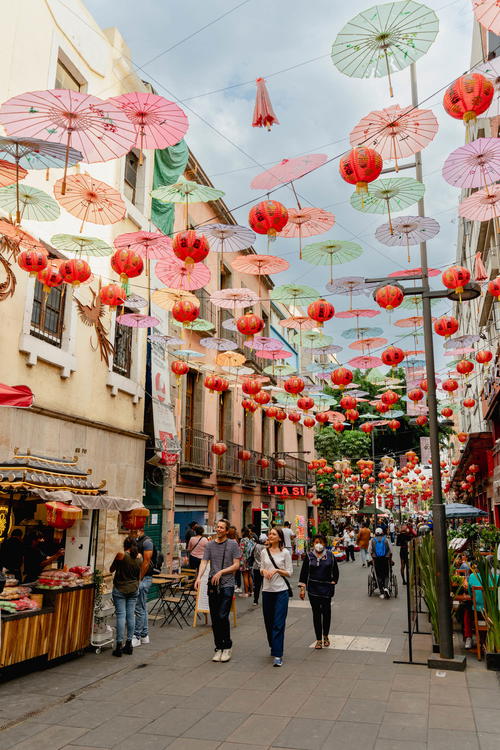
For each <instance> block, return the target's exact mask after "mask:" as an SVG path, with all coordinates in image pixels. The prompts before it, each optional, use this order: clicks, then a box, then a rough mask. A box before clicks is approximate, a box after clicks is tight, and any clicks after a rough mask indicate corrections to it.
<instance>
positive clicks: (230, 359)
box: [200, 339, 246, 369]
mask: <svg viewBox="0 0 500 750" xmlns="http://www.w3.org/2000/svg"><path fill="white" fill-rule="evenodd" d="M220 340H222V339H220ZM200 343H201V342H200ZM215 362H216V364H217V365H218V366H219V367H231V368H232V369H234V368H238V367H241V365H243V364H244V363H245V362H246V359H245V356H244V355H243V354H240V353H239V352H234V351H221V352H219V354H218V355H217V358H216V360H215Z"/></svg>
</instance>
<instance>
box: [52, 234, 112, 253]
mask: <svg viewBox="0 0 500 750" xmlns="http://www.w3.org/2000/svg"><path fill="white" fill-rule="evenodd" d="M50 241H51V243H52V244H53V245H54V247H56V248H57V249H58V250H60V251H61V252H63V253H74V254H75V255H86V256H87V257H104V256H106V255H111V253H112V252H113V248H112V247H111V246H110V245H108V243H107V242H105V241H104V240H100V239H99V237H84V236H83V235H79V234H54V235H53V236H52V237H51V238H50Z"/></svg>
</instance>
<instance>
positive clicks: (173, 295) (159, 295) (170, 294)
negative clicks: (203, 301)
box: [152, 289, 200, 311]
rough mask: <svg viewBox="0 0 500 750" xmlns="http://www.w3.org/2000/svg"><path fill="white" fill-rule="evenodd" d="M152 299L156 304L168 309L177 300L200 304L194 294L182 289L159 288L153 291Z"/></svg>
mask: <svg viewBox="0 0 500 750" xmlns="http://www.w3.org/2000/svg"><path fill="white" fill-rule="evenodd" d="M152 300H153V302H154V303H155V305H158V307H161V308H162V309H163V310H168V311H170V310H171V309H172V308H173V306H174V305H175V303H176V302H193V303H194V304H195V305H198V306H199V305H200V300H199V299H198V298H197V297H195V295H194V294H191V292H185V291H183V290H182V289H157V290H156V291H155V292H153V296H152Z"/></svg>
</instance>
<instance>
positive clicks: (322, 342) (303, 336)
mask: <svg viewBox="0 0 500 750" xmlns="http://www.w3.org/2000/svg"><path fill="white" fill-rule="evenodd" d="M293 343H294V344H304V345H306V346H309V347H310V348H311V349H317V348H319V347H323V346H329V345H330V344H331V343H333V337H332V336H325V335H324V334H323V333H321V331H304V333H299V334H295V336H294V337H293Z"/></svg>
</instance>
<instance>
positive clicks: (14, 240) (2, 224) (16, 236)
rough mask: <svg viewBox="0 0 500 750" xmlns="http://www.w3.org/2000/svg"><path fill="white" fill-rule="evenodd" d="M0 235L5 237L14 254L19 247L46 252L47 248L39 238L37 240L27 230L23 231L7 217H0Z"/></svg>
mask: <svg viewBox="0 0 500 750" xmlns="http://www.w3.org/2000/svg"><path fill="white" fill-rule="evenodd" d="M0 235H1V236H2V237H4V238H6V239H7V241H8V242H7V244H8V246H9V249H10V250H11V251H12V252H13V253H14V255H17V253H18V252H19V250H20V249H21V248H26V249H27V250H41V252H42V253H47V248H46V247H45V245H44V244H42V243H41V242H40V240H37V239H36V237H33V236H32V235H31V234H29V232H25V231H24V229H21V227H16V226H15V225H14V224H11V223H10V221H7V219H0Z"/></svg>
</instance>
